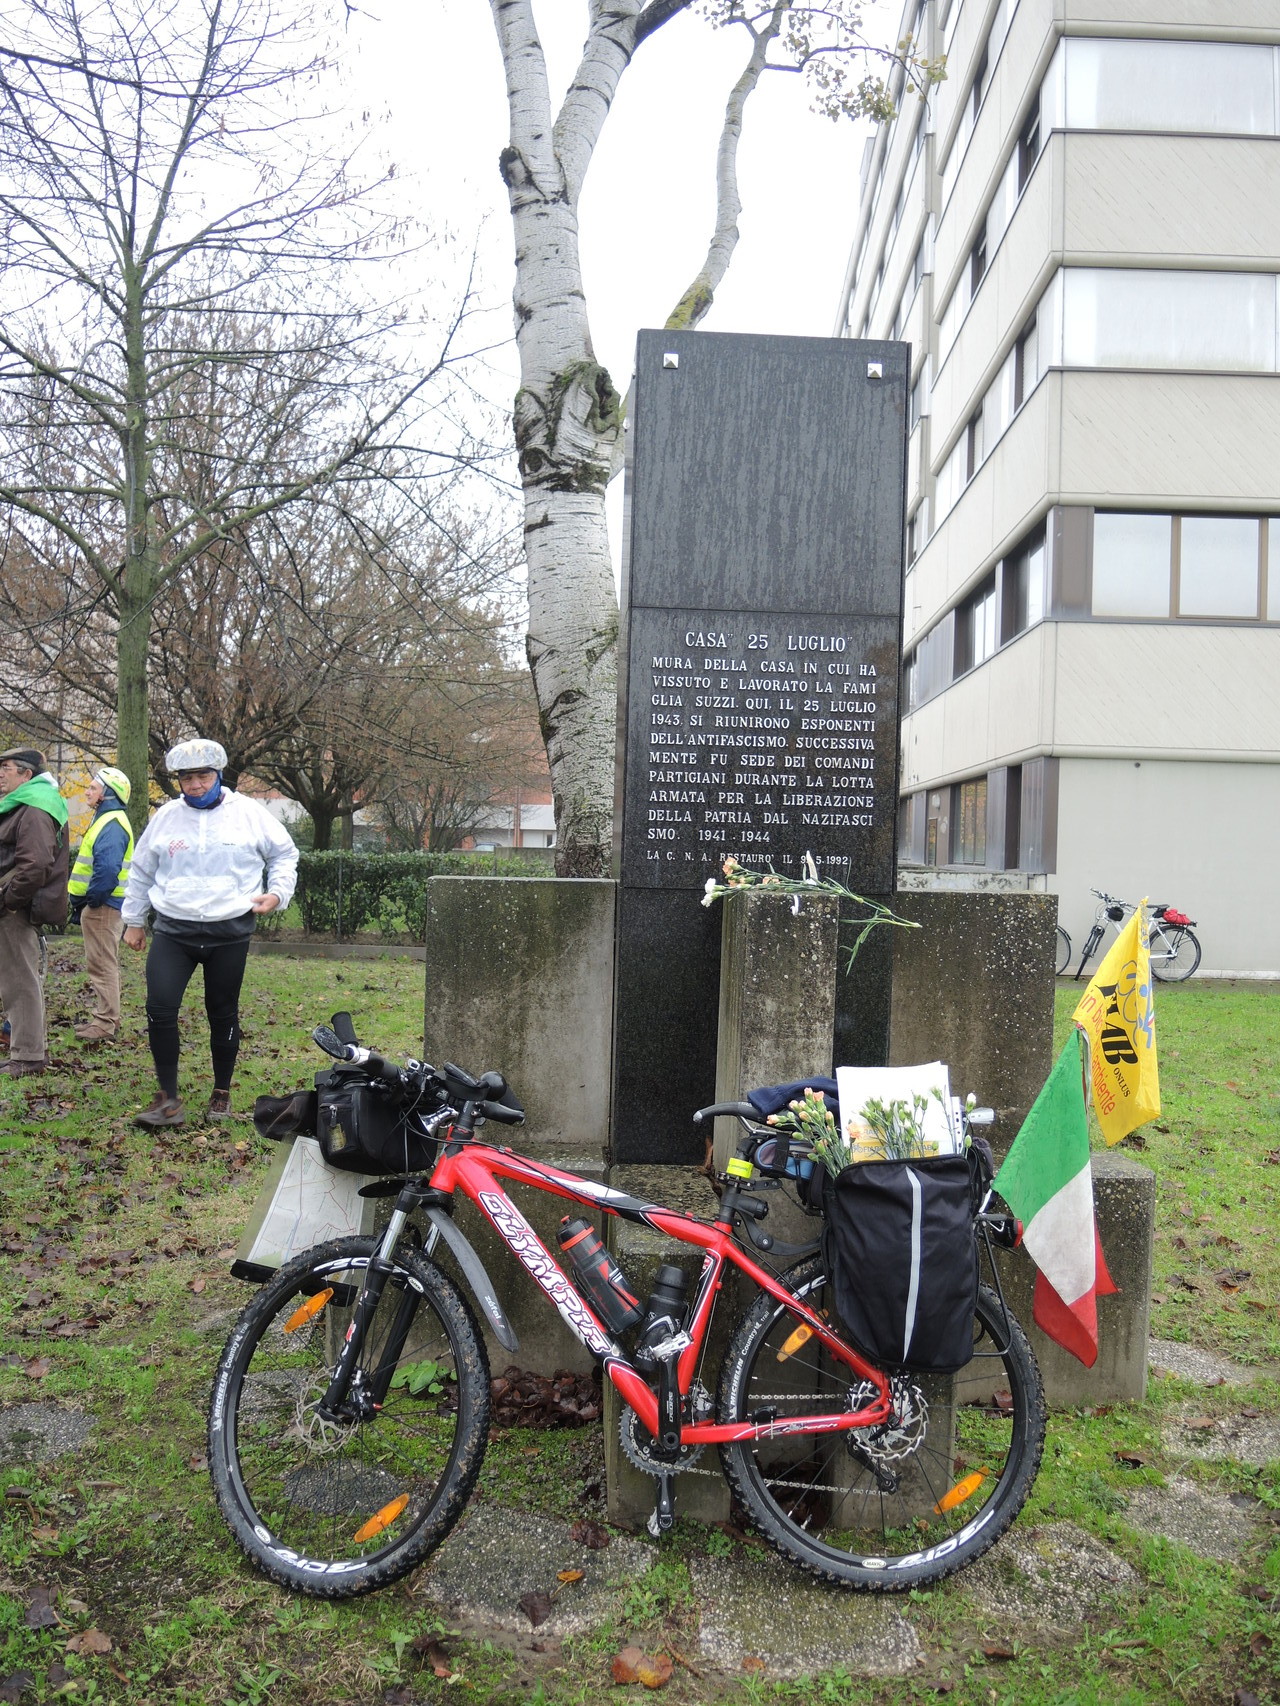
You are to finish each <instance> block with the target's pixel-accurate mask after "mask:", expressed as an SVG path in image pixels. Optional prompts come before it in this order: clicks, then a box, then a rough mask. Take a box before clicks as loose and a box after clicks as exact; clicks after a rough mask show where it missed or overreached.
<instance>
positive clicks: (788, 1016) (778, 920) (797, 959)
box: [714, 890, 842, 1266]
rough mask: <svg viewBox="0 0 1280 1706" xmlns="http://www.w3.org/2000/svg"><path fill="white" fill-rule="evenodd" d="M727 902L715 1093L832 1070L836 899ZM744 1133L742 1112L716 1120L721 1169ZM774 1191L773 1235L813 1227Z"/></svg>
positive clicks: (749, 896) (730, 1095)
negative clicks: (793, 905) (791, 902)
mask: <svg viewBox="0 0 1280 1706" xmlns="http://www.w3.org/2000/svg"><path fill="white" fill-rule="evenodd" d="M721 905H722V906H723V908H724V925H723V934H722V937H721V952H720V1027H719V1043H718V1049H717V1054H716V1101H717V1102H737V1101H741V1100H742V1098H743V1097H744V1096H745V1095H746V1093H747V1091H748V1090H755V1089H759V1088H760V1087H761V1086H762V1085H765V1084H788V1083H790V1082H791V1081H792V1080H793V1079H798V1078H803V1077H805V1076H806V1074H812V1075H813V1076H814V1077H817V1078H824V1077H828V1076H829V1075H830V1074H831V1071H832V1060H831V1050H832V1040H833V1037H834V1035H835V1024H836V980H837V978H838V977H839V976H840V975H841V973H840V972H839V971H838V969H837V967H838V965H839V964H840V963H842V962H841V960H840V955H839V951H838V935H839V928H840V909H839V905H838V903H837V902H836V901H835V900H828V899H825V898H820V897H816V896H815V897H810V896H807V895H806V896H805V897H803V899H802V900H801V903H800V909H799V911H798V912H793V910H792V908H791V906H790V905H789V904H788V903H787V902H786V901H784V900H782V899H781V898H780V897H779V896H777V895H767V894H762V893H760V892H758V891H751V890H748V891H747V892H745V893H743V894H738V895H733V896H732V897H730V898H729V899H727V900H725V901H723V902H721ZM741 1136H742V1127H741V1125H740V1124H739V1122H738V1121H737V1120H736V1119H719V1120H717V1121H716V1131H715V1151H714V1156H715V1167H716V1171H717V1172H718V1173H723V1172H724V1170H725V1167H726V1166H727V1164H728V1161H729V1157H730V1156H731V1155H732V1154H733V1153H734V1151H735V1149H736V1147H737V1144H738V1140H739V1138H740V1137H741ZM767 1200H768V1202H769V1219H768V1222H767V1230H768V1231H769V1233H770V1234H771V1235H772V1236H773V1237H774V1238H775V1239H779V1240H781V1241H783V1242H786V1243H790V1244H799V1243H803V1242H806V1241H807V1240H808V1239H810V1238H812V1237H814V1236H815V1234H816V1232H817V1229H818V1222H817V1221H816V1220H814V1219H813V1218H812V1217H811V1216H808V1215H806V1214H805V1213H804V1212H803V1210H801V1209H800V1208H798V1207H797V1206H796V1205H795V1204H794V1203H793V1202H792V1201H791V1200H790V1199H789V1198H788V1197H786V1196H784V1195H783V1193H782V1192H781V1191H775V1192H770V1193H769V1196H768V1199H767ZM762 1259H763V1258H762ZM794 1259H795V1258H792V1260H794ZM771 1265H773V1266H778V1265H783V1266H786V1265H789V1263H782V1264H779V1263H776V1262H775V1263H772V1264H771Z"/></svg>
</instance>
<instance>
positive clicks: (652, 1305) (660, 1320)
mask: <svg viewBox="0 0 1280 1706" xmlns="http://www.w3.org/2000/svg"><path fill="white" fill-rule="evenodd" d="M688 1283H689V1282H688V1280H687V1279H686V1278H685V1274H684V1269H683V1268H678V1267H676V1265H675V1263H674V1262H664V1263H663V1264H662V1266H661V1267H660V1268H659V1269H658V1272H657V1277H656V1278H655V1279H654V1282H653V1290H652V1291H651V1292H650V1294H649V1307H648V1308H647V1309H646V1311H645V1317H644V1325H643V1326H642V1327H641V1329H640V1333H639V1337H638V1338H637V1339H636V1349H635V1356H634V1358H633V1360H634V1362H635V1365H636V1367H637V1368H645V1369H648V1368H654V1367H655V1366H656V1364H657V1358H656V1357H655V1356H654V1354H653V1351H654V1347H655V1346H656V1345H660V1344H662V1343H663V1342H664V1340H667V1339H671V1338H674V1336H675V1335H676V1334H677V1333H678V1332H679V1331H680V1329H681V1328H682V1327H683V1326H684V1318H685V1314H686V1312H687V1308H688V1305H687V1303H686V1301H685V1289H686V1287H687V1286H688Z"/></svg>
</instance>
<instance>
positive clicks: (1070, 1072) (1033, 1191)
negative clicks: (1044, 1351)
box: [995, 1031, 1116, 1368]
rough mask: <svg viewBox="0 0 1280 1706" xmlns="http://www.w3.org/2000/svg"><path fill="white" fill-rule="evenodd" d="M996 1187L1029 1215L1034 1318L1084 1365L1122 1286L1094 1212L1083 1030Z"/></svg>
mask: <svg viewBox="0 0 1280 1706" xmlns="http://www.w3.org/2000/svg"><path fill="white" fill-rule="evenodd" d="M995 1188H996V1190H998V1191H999V1193H1000V1195H1001V1196H1002V1197H1003V1198H1004V1200H1005V1201H1006V1202H1007V1203H1008V1205H1009V1207H1010V1208H1011V1209H1012V1210H1013V1212H1014V1214H1015V1215H1016V1216H1017V1218H1018V1219H1019V1220H1020V1221H1021V1222H1022V1223H1023V1234H1022V1242H1023V1245H1024V1246H1025V1248H1026V1251H1027V1254H1028V1255H1029V1256H1030V1257H1031V1259H1032V1261H1033V1262H1034V1263H1035V1265H1036V1270H1037V1272H1036V1286H1035V1303H1034V1310H1033V1314H1034V1317H1035V1323H1036V1325H1037V1327H1039V1328H1040V1329H1041V1331H1042V1332H1044V1333H1046V1334H1047V1335H1048V1336H1049V1338H1051V1339H1052V1340H1053V1341H1054V1343H1055V1344H1059V1345H1061V1346H1062V1348H1063V1349H1064V1350H1067V1351H1070V1352H1071V1354H1072V1356H1074V1357H1078V1358H1079V1359H1080V1361H1081V1362H1082V1363H1083V1364H1084V1365H1085V1367H1086V1368H1092V1367H1093V1365H1094V1363H1095V1362H1096V1361H1097V1360H1098V1308H1097V1299H1098V1298H1099V1297H1105V1296H1106V1295H1107V1294H1108V1293H1109V1292H1113V1291H1115V1290H1116V1285H1115V1282H1114V1281H1113V1280H1112V1278H1111V1275H1110V1274H1109V1273H1108V1272H1107V1264H1106V1262H1105V1261H1104V1260H1103V1256H1102V1243H1101V1240H1100V1239H1099V1237H1098V1226H1097V1222H1096V1220H1095V1219H1094V1213H1093V1174H1092V1172H1091V1170H1090V1166H1089V1123H1088V1118H1087V1116H1086V1114H1085V1101H1084V1076H1083V1071H1082V1067H1081V1059H1080V1033H1079V1032H1078V1031H1073V1032H1072V1036H1071V1041H1070V1042H1069V1043H1068V1044H1067V1046H1066V1047H1065V1048H1064V1049H1063V1051H1062V1053H1061V1054H1060V1055H1059V1056H1058V1061H1057V1064H1056V1065H1055V1067H1054V1069H1053V1071H1052V1072H1051V1073H1050V1074H1049V1077H1048V1079H1047V1080H1046V1082H1045V1086H1044V1089H1043V1090H1041V1092H1040V1094H1039V1095H1038V1096H1037V1097H1036V1100H1035V1104H1034V1106H1033V1107H1032V1109H1031V1112H1030V1113H1029V1114H1028V1115H1027V1117H1026V1119H1025V1120H1024V1121H1023V1125H1022V1130H1021V1131H1020V1132H1019V1133H1018V1135H1017V1137H1016V1138H1015V1139H1014V1141H1013V1147H1012V1148H1011V1149H1010V1151H1009V1153H1008V1155H1007V1156H1006V1158H1005V1162H1004V1165H1003V1166H1002V1167H1001V1169H1000V1171H999V1172H998V1173H997V1174H996V1179H995Z"/></svg>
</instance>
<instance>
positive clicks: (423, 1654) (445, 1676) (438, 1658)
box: [413, 1635, 455, 1682]
mask: <svg viewBox="0 0 1280 1706" xmlns="http://www.w3.org/2000/svg"><path fill="white" fill-rule="evenodd" d="M413 1650H414V1652H415V1653H416V1654H417V1655H418V1658H419V1659H420V1660H421V1661H422V1663H423V1664H424V1665H430V1666H431V1674H432V1675H433V1676H434V1677H436V1678H438V1679H439V1681H441V1682H449V1681H450V1680H451V1679H452V1678H453V1676H454V1674H455V1673H454V1669H453V1666H452V1664H451V1663H450V1662H449V1655H448V1653H446V1652H445V1650H444V1648H443V1647H442V1646H441V1645H440V1642H439V1641H438V1640H437V1639H436V1637H435V1636H434V1635H416V1636H415V1637H414V1640H413Z"/></svg>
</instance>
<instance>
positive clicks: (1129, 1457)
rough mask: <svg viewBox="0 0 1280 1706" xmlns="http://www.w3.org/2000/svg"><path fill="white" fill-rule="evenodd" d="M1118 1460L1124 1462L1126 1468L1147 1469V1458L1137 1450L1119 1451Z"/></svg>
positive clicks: (1117, 1453)
mask: <svg viewBox="0 0 1280 1706" xmlns="http://www.w3.org/2000/svg"><path fill="white" fill-rule="evenodd" d="M1116 1462H1117V1463H1123V1464H1124V1466H1125V1468H1126V1469H1145V1468H1146V1466H1147V1460H1146V1458H1145V1457H1143V1456H1141V1455H1140V1454H1139V1453H1138V1452H1136V1451H1117V1452H1116Z"/></svg>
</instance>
